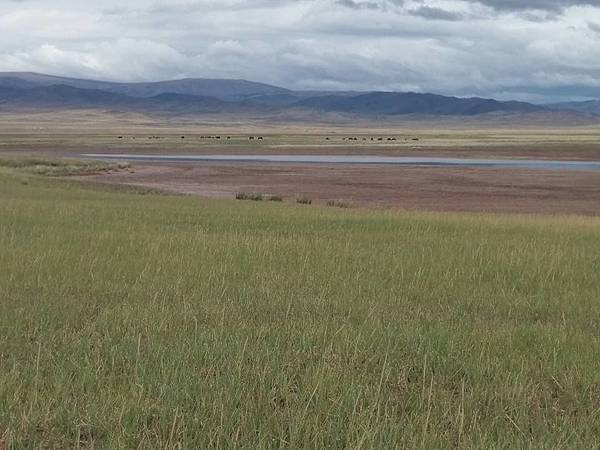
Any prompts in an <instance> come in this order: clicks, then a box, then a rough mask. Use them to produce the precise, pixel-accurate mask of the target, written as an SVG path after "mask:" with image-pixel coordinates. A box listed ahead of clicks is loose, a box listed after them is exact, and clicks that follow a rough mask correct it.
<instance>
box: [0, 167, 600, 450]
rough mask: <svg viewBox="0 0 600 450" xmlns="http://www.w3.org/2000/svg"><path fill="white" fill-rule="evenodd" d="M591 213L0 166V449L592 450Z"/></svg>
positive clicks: (595, 320) (595, 343)
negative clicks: (460, 210) (315, 196)
mask: <svg viewBox="0 0 600 450" xmlns="http://www.w3.org/2000/svg"><path fill="white" fill-rule="evenodd" d="M599 301H600V221H599V220H598V219H593V218H578V217H568V218H567V217H565V218H547V217H546V218H536V217H518V216H513V217H509V216H482V215H447V214H446V215H444V214H423V213H419V214H417V213H410V214H409V213H394V212H383V211H369V210H362V209H341V208H327V207H320V206H315V205H312V206H307V205H295V204H291V203H277V202H239V201H235V200H228V201H227V200H205V199H198V198H194V197H176V196H164V195H163V196H158V195H152V194H150V195H144V196H141V195H136V194H135V193H133V192H129V191H128V190H127V189H125V190H124V189H123V188H121V189H120V190H116V189H113V188H110V187H99V186H92V185H84V184H81V183H74V182H69V181H64V180H55V179H50V178H47V177H41V176H39V175H35V174H31V173H29V172H27V171H23V170H21V169H19V168H7V167H5V168H0V448H2V447H3V446H4V447H7V448H39V447H50V448H69V447H80V448H102V449H110V448H208V447H215V448H234V447H239V448H281V447H283V448H286V447H287V448H401V447H409V448H414V447H420V448H525V447H534V448H597V447H598V446H600V420H599V413H600V359H599V358H598V355H599V354H600V340H599V339H600V331H599V330H600V308H599Z"/></svg>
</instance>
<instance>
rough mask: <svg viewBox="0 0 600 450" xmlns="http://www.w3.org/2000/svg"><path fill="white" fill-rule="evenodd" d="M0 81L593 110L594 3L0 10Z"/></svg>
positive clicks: (425, 1)
mask: <svg viewBox="0 0 600 450" xmlns="http://www.w3.org/2000/svg"><path fill="white" fill-rule="evenodd" d="M0 36H1V38H0V71H34V72H42V73H48V74H53V75H63V76H73V77H82V78H94V79H102V80H115V81H156V80H165V79H176V78H189V77H191V78H194V77H199V78H243V79H248V80H252V81H260V82H264V83H270V84H275V85H279V86H283V87H287V88H291V89H310V90H367V91H370V90H385V91H414V92H435V93H440V94H446V95H458V96H472V95H477V96H485V97H494V98H498V99H503V100H506V99H518V100H527V101H536V102H551V101H566V100H582V99H587V98H600V0H102V1H93V0H0Z"/></svg>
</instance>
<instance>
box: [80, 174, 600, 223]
mask: <svg viewBox="0 0 600 450" xmlns="http://www.w3.org/2000/svg"><path fill="white" fill-rule="evenodd" d="M85 179H87V180H93V181H97V182H103V183H117V184H131V185H138V186H145V187H152V188H158V189H165V190H169V191H175V192H179V193H183V194H194V195H202V196H210V197H233V196H235V194H236V193H238V192H257V193H264V194H270V195H280V196H282V197H283V198H284V199H289V200H292V201H293V200H294V199H295V198H296V197H308V198H310V199H312V200H314V201H315V202H322V203H326V202H328V201H332V200H338V201H344V202H347V203H349V204H352V205H356V206H377V207H393V208H402V209H409V210H423V211H469V212H498V213H500V212H502V213H535V214H581V215H600V172H598V171H570V170H564V171H558V170H539V169H536V170H523V169H511V170H506V169H495V168H485V169H480V168H477V169H473V168H449V167H392V166H368V165H367V166H362V165H351V166H348V165H318V166H317V165H306V164H294V165H280V164H266V165H265V164H256V163H254V164H243V163H238V164H215V163H201V164H190V163H172V162H169V163H139V162H137V163H135V164H134V165H133V166H132V168H131V170H126V171H116V172H112V173H107V174H101V175H91V176H86V177H85Z"/></svg>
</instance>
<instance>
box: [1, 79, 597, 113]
mask: <svg viewBox="0 0 600 450" xmlns="http://www.w3.org/2000/svg"><path fill="white" fill-rule="evenodd" d="M89 108H92V109H103V110H110V111H123V112H129V111H131V112H141V113H146V114H169V115H202V114H212V115H214V114H240V115H278V114H282V113H290V112H303V113H309V114H310V113H312V112H314V113H319V114H322V113H332V114H346V115H353V116H364V117H378V116H406V115H423V116H479V115H483V114H489V113H497V114H498V113H500V114H501V113H507V114H510V113H525V114H527V113H539V112H545V113H548V112H553V111H557V110H558V111H570V112H572V113H576V114H582V115H591V116H593V115H600V100H592V101H587V102H570V103H559V104H552V105H535V104H532V103H526V102H517V101H498V100H494V99H487V98H479V97H471V98H460V97H450V96H443V95H436V94H428V93H413V92H331V91H294V90H290V89H285V88H281V87H277V86H271V85H268V84H263V83H256V82H251V81H246V80H228V79H182V80H171V81H159V82H144V83H115V82H107V81H95V80H86V79H78V78H65V77H56V76H51V75H44V74H37V73H25V72H0V111H15V110H24V111H29V110H64V109H89Z"/></svg>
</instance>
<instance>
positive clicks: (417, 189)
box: [0, 112, 600, 215]
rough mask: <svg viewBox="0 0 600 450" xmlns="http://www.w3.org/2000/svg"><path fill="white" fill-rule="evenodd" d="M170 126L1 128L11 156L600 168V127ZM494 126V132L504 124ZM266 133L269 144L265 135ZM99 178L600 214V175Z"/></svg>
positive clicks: (358, 169) (329, 168)
mask: <svg viewBox="0 0 600 450" xmlns="http://www.w3.org/2000/svg"><path fill="white" fill-rule="evenodd" d="M225 123H226V124H225V125H224V124H223V122H219V121H218V120H217V119H215V120H214V121H211V120H209V119H206V120H204V121H202V122H199V121H191V120H190V121H183V120H182V121H179V122H178V121H167V120H164V119H160V118H151V117H146V116H137V115H131V114H123V115H114V114H108V113H105V114H100V113H98V112H87V113H85V112H79V114H75V113H73V112H71V113H59V114H54V115H50V114H38V115H32V116H29V117H28V118H27V120H25V118H24V117H21V116H19V115H7V116H3V117H2V121H1V122H0V137H1V140H0V156H4V157H24V156H27V157H40V158H57V157H59V158H65V157H66V158H75V159H77V158H81V155H83V154H86V153H109V154H110V153H115V154H116V153H130V154H156V155H167V156H168V155H186V154H187V155H201V154H223V155H227V154H257V155H260V154H277V155H383V156H409V157H411V156H412V157H414V156H418V157H453V158H526V159H542V160H543V159H546V160H573V161H600V125H589V124H588V125H585V126H578V127H562V128H561V127H548V126H546V127H542V126H540V125H539V124H536V123H533V124H531V123H527V122H525V123H524V124H523V125H520V126H518V125H515V124H514V123H513V124H511V125H510V126H509V125H505V126H503V125H502V124H500V125H499V124H488V123H486V122H481V121H472V122H468V121H464V120H463V121H462V122H461V123H459V124H457V123H455V122H454V121H451V120H446V121H443V120H438V121H437V122H431V121H429V122H421V121H417V120H414V121H403V122H400V123H395V124H394V123H382V124H379V123H365V122H358V123H357V124H355V125H354V126H350V125H348V124H343V123H342V124H338V125H332V124H327V123H291V124H290V123H282V124H273V123H268V124H265V123H261V122H256V123H249V122H235V121H233V120H232V121H231V122H230V123H227V122H225ZM492 125H493V127H492ZM259 138H260V139H259ZM85 178H86V179H87V180H90V181H96V182H101V183H117V184H126V185H136V186H142V187H151V188H158V189H162V190H168V191H172V192H177V193H184V194H195V195H202V196H209V197H211V196H215V197H223V198H233V197H234V196H235V194H236V193H239V192H256V193H262V194H266V195H276V196H282V197H283V198H284V199H287V200H292V201H293V200H294V199H295V198H297V197H308V198H310V199H312V200H314V201H315V202H320V203H327V202H332V201H334V202H343V203H347V204H350V205H356V206H371V207H391V208H397V209H408V210H423V211H469V212H513V213H544V214H583V215H599V214H600V172H599V171H567V170H538V169H536V170H525V169H498V168H448V167H387V166H361V165H352V166H347V165H346V166H344V165H302V164H288V165H281V164H252V163H250V164H241V163H228V164H220V163H206V162H203V163H174V162H169V161H166V162H161V163H157V162H142V161H136V162H133V163H132V165H131V167H130V168H129V169H128V170H120V171H114V172H108V173H101V174H94V175H86V176H85Z"/></svg>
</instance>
